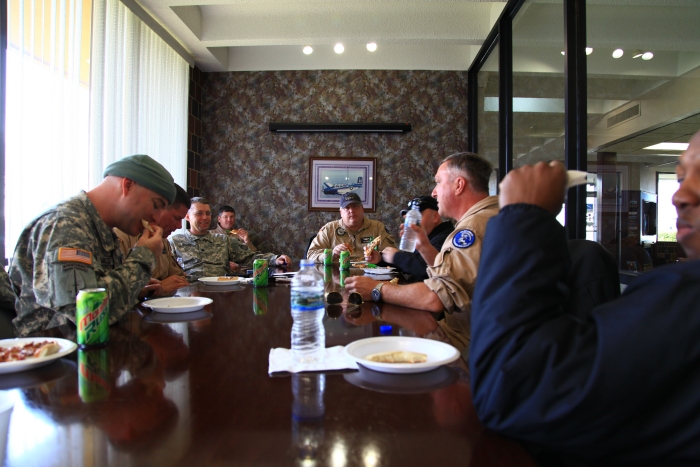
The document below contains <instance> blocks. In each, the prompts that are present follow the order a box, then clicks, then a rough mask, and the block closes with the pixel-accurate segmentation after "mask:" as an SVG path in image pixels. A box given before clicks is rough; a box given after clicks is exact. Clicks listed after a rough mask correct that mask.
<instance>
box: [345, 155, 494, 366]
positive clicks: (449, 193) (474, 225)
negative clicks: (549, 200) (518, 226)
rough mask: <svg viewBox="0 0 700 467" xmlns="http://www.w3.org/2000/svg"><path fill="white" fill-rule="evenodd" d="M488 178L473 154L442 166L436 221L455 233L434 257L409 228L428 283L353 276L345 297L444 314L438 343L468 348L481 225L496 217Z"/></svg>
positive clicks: (487, 169)
mask: <svg viewBox="0 0 700 467" xmlns="http://www.w3.org/2000/svg"><path fill="white" fill-rule="evenodd" d="M490 176H491V164H489V162H488V161H486V160H484V159H482V158H481V157H479V156H477V155H476V154H472V153H465V152H463V153H457V154H453V155H451V156H449V157H447V158H446V159H445V160H443V161H442V163H441V164H440V167H439V168H438V171H437V173H436V174H435V188H434V189H433V193H432V195H433V197H434V198H437V200H438V207H439V213H440V215H441V216H443V217H448V218H451V219H455V220H457V225H456V226H455V230H454V232H452V233H451V234H450V236H449V237H447V239H445V243H443V245H442V249H441V250H440V251H439V252H438V251H437V250H436V249H435V248H434V247H433V246H432V245H431V244H430V241H429V240H428V237H427V235H426V234H425V230H424V229H423V228H422V227H421V226H411V228H412V229H413V230H414V231H415V232H416V237H417V240H416V249H417V250H418V251H419V252H420V253H421V255H422V256H423V258H424V259H425V260H426V264H432V266H428V276H429V277H428V279H426V280H425V281H424V282H418V283H415V284H410V285H404V286H401V285H394V284H388V283H385V282H378V281H376V280H374V279H371V278H369V277H367V276H353V277H349V278H348V279H346V280H345V286H346V288H347V290H348V292H357V293H359V294H361V295H362V298H363V299H365V300H369V299H372V300H375V301H380V300H381V301H384V302H387V303H394V304H397V305H403V306H407V307H411V308H417V309H421V310H427V311H431V312H435V313H437V312H440V311H443V310H444V311H446V314H445V318H444V319H442V320H440V321H438V322H437V323H436V328H435V330H434V331H435V333H437V335H438V337H439V338H442V339H443V340H444V338H445V337H448V338H449V341H450V343H451V344H452V345H454V346H455V347H457V348H458V349H459V350H460V351H462V350H464V349H465V348H467V347H469V341H470V334H471V333H470V325H469V321H470V319H469V318H470V316H469V315H470V311H471V295H472V293H473V291H474V283H475V282H476V276H477V270H478V268H479V259H480V257H481V245H482V241H483V238H484V232H485V231H486V223H487V222H488V220H489V219H490V218H491V217H493V216H495V215H496V214H497V213H498V197H497V196H489V195H488V187H489V178H490ZM380 318H381V317H380ZM438 326H439V327H438ZM463 355H464V353H463Z"/></svg>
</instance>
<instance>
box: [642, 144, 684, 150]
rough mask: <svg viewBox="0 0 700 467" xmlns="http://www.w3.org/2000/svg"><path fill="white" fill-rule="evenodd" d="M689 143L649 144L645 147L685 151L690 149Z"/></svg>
mask: <svg viewBox="0 0 700 467" xmlns="http://www.w3.org/2000/svg"><path fill="white" fill-rule="evenodd" d="M688 144H689V143H659V144H655V145H653V146H647V147H646V148H644V149H651V150H657V151H685V150H686V149H688Z"/></svg>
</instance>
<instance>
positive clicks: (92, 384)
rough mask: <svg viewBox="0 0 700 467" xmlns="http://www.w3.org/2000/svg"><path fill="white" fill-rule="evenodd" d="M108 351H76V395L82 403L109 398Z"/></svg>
mask: <svg viewBox="0 0 700 467" xmlns="http://www.w3.org/2000/svg"><path fill="white" fill-rule="evenodd" d="M109 392H110V387H109V351H108V350H107V349H96V350H78V393H79V394H80V399H82V401H83V402H97V401H100V400H103V399H106V398H107V396H109Z"/></svg>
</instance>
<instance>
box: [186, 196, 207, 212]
mask: <svg viewBox="0 0 700 467" xmlns="http://www.w3.org/2000/svg"><path fill="white" fill-rule="evenodd" d="M190 203H192V204H191V205H190V209H192V208H193V207H194V203H199V204H206V205H208V206H209V207H211V203H210V202H209V200H208V199H206V198H204V197H202V196H195V197H194V198H192V199H190Z"/></svg>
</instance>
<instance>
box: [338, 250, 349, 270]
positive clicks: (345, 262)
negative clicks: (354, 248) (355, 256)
mask: <svg viewBox="0 0 700 467" xmlns="http://www.w3.org/2000/svg"><path fill="white" fill-rule="evenodd" d="M340 269H350V252H349V251H341V252H340Z"/></svg>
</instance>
